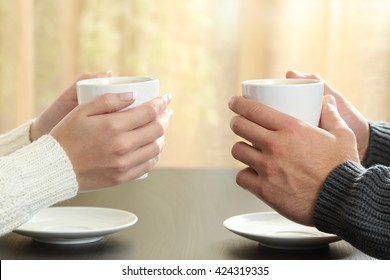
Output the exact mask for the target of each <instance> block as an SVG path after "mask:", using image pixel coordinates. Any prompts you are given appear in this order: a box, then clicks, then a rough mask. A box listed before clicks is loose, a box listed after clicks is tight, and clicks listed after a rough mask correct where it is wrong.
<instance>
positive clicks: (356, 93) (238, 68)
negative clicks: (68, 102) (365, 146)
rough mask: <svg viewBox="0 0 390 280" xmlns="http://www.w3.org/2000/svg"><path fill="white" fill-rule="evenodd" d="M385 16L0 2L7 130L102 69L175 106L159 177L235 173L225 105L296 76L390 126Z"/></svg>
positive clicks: (191, 0)
mask: <svg viewBox="0 0 390 280" xmlns="http://www.w3.org/2000/svg"><path fill="white" fill-rule="evenodd" d="M389 13H390V2H389V1H386V0H329V1H327V0H316V1H311V0H295V1H288V0H284V1H283V0H279V1H277V0H260V1H259V0H241V1H240V0H188V1H181V0H100V1H94V0H67V1H55V0H15V1H7V0H0V42H1V43H0V84H1V88H0V131H6V130H8V129H11V128H12V127H14V126H16V125H18V124H20V123H22V122H24V121H26V120H28V119H30V118H32V117H34V116H35V115H36V114H37V113H39V112H40V111H41V110H43V108H45V107H46V106H48V105H49V104H50V103H51V101H52V100H53V99H54V98H55V97H56V96H57V95H58V94H59V93H60V92H61V91H62V90H63V89H64V88H66V87H67V86H68V85H69V84H70V83H71V82H72V81H73V80H74V79H75V78H76V77H77V76H78V74H79V73H82V72H87V71H89V72H92V71H102V70H112V71H113V72H114V74H115V75H152V76H156V77H158V78H160V83H161V93H166V92H170V93H172V94H173V95H174V100H173V102H172V108H173V110H174V119H173V121H172V124H171V127H170V128H169V131H168V135H167V139H166V142H167V145H166V149H165V152H164V155H163V157H162V159H161V162H160V165H159V166H174V167H203V166H204V167H219V166H234V165H235V164H236V162H235V161H234V160H233V159H232V158H231V156H230V148H231V146H232V144H233V143H234V142H235V141H236V138H235V137H234V135H233V134H232V133H231V132H230V129H229V121H230V118H231V117H232V114H231V112H229V110H228V109H227V101H228V99H229V97H230V96H231V95H235V94H240V83H241V81H242V80H245V79H252V78H264V77H282V76H284V74H285V72H286V71H287V70H290V69H297V70H301V71H306V72H317V73H319V74H321V75H322V76H323V77H325V78H326V79H327V80H328V81H330V82H331V83H332V84H333V85H334V86H335V87H336V88H338V89H339V90H340V91H342V92H343V93H344V94H345V95H346V96H347V97H348V98H349V99H350V100H351V101H352V102H353V103H354V104H355V105H356V106H357V107H358V108H359V110H361V111H362V112H363V113H364V114H365V115H366V116H367V117H368V118H370V119H384V120H390V112H389V110H388V106H389V104H390V91H389V85H390V63H389V60H390V19H389V18H388V16H387V15H388V14H389Z"/></svg>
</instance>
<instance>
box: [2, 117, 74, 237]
mask: <svg viewBox="0 0 390 280" xmlns="http://www.w3.org/2000/svg"><path fill="white" fill-rule="evenodd" d="M30 125H31V122H28V123H26V124H24V125H22V126H20V127H18V128H16V129H14V130H12V131H10V132H8V133H6V134H3V135H0V236H2V235H4V234H6V233H9V232H11V231H12V230H14V229H15V228H17V227H18V226H20V225H22V224H23V223H25V222H27V221H28V220H29V219H30V218H31V217H32V216H33V215H34V214H35V213H36V212H37V211H38V210H40V209H42V208H45V207H48V206H50V205H53V204H55V203H57V202H59V201H62V200H66V199H69V198H71V197H73V196H75V195H76V194H77V191H78V183H77V180H76V175H75V173H74V171H73V168H72V165H71V162H70V160H69V158H68V157H67V155H66V153H65V151H64V150H63V149H62V147H61V146H60V144H59V143H58V142H57V141H56V140H55V139H54V138H53V137H51V136H50V135H45V136H42V137H41V138H39V139H38V140H37V141H34V142H32V143H31V142H30V139H29V130H30Z"/></svg>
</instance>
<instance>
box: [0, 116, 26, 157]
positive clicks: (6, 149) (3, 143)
mask: <svg viewBox="0 0 390 280" xmlns="http://www.w3.org/2000/svg"><path fill="white" fill-rule="evenodd" d="M32 122H33V121H29V122H27V123H25V124H23V125H21V126H19V127H17V128H15V129H13V130H11V131H9V132H7V133H5V134H1V135H0V156H5V155H8V154H10V153H13V152H14V151H16V150H18V149H20V148H21V147H24V146H26V145H28V144H30V127H31V124H32Z"/></svg>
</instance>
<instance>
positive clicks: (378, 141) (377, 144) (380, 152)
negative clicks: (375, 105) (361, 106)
mask: <svg viewBox="0 0 390 280" xmlns="http://www.w3.org/2000/svg"><path fill="white" fill-rule="evenodd" d="M369 125H370V143H369V150H368V156H367V160H366V161H364V162H363V165H364V166H365V167H370V166H373V165H375V164H383V165H390V124H389V123H386V122H370V123H369Z"/></svg>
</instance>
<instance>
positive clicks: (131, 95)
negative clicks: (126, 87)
mask: <svg viewBox="0 0 390 280" xmlns="http://www.w3.org/2000/svg"><path fill="white" fill-rule="evenodd" d="M135 97H136V94H135V92H123V93H120V94H119V98H120V100H121V101H124V102H127V101H130V100H134V99H135Z"/></svg>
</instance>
